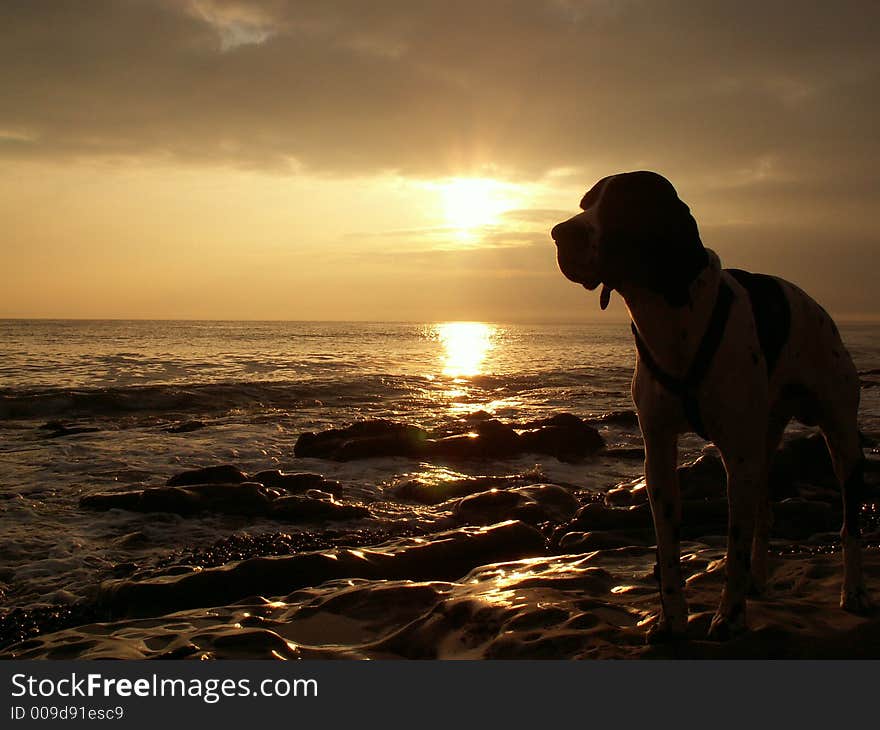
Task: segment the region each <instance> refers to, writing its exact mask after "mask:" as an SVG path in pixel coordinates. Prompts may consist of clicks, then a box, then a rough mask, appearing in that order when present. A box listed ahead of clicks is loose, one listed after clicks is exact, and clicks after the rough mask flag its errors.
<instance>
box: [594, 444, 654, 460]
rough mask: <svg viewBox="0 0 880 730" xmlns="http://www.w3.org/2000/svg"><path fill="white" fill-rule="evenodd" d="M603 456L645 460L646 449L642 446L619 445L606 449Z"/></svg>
mask: <svg viewBox="0 0 880 730" xmlns="http://www.w3.org/2000/svg"><path fill="white" fill-rule="evenodd" d="M602 456H604V457H606V458H609V459H627V460H631V461H644V459H645V450H644V449H643V448H642V447H641V446H618V447H615V448H611V449H605V451H603V452H602Z"/></svg>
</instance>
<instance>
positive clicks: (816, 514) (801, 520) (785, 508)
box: [772, 498, 843, 540]
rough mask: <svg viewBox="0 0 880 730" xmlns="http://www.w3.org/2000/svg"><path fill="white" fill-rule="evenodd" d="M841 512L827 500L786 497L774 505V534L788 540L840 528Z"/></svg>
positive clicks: (800, 538) (802, 538)
mask: <svg viewBox="0 0 880 730" xmlns="http://www.w3.org/2000/svg"><path fill="white" fill-rule="evenodd" d="M842 519H843V518H842V516H841V512H840V511H839V510H836V509H834V508H833V507H832V505H830V504H828V503H827V502H816V501H811V500H806V499H798V498H791V499H784V500H782V501H781V502H778V503H776V504H774V505H773V528H772V534H773V535H774V536H777V537H782V538H784V539H786V540H804V539H806V538H808V537H810V536H811V535H813V534H814V533H818V532H832V531H834V530H839V529H840V525H841V521H842Z"/></svg>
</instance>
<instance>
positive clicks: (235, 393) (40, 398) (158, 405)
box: [0, 368, 630, 421]
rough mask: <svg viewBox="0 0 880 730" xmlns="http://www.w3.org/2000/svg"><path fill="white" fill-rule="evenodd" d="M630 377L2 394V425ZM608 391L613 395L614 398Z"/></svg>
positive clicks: (414, 379) (618, 383)
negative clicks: (34, 420) (11, 422)
mask: <svg viewBox="0 0 880 730" xmlns="http://www.w3.org/2000/svg"><path fill="white" fill-rule="evenodd" d="M629 377H630V375H629V372H628V371H625V370H624V369H621V370H620V372H617V369H616V368H612V369H611V371H610V372H608V371H605V372H604V373H602V374H599V373H597V372H596V371H591V372H587V371H584V372H578V373H574V372H572V371H570V370H560V371H551V372H541V373H528V374H514V375H480V376H476V377H473V378H469V379H467V381H466V382H462V381H461V380H456V379H453V378H432V377H427V376H414V375H360V376H358V377H355V378H339V377H334V378H322V379H316V378H313V379H306V380H300V381H278V380H272V381H251V380H249V381H231V382H209V383H191V384H180V383H174V384H151V385H127V386H111V387H96V388H62V387H54V388H39V389H36V388H29V389H23V388H0V421H9V420H18V419H30V418H46V419H49V418H86V417H95V416H118V415H125V414H163V413H172V412H173V413H182V414H192V413H206V414H207V413H224V412H228V411H230V410H233V409H256V408H261V409H285V410H295V409H297V408H300V407H310V406H315V405H319V406H320V405H324V406H331V407H332V406H342V405H345V406H352V405H357V404H359V403H373V402H378V401H393V400H397V399H406V400H407V402H408V403H409V404H410V405H416V404H417V403H418V402H420V401H424V402H425V404H427V403H430V402H434V401H436V400H438V399H441V398H442V397H443V394H444V392H448V390H449V389H450V388H451V387H456V388H460V387H465V388H467V389H468V390H469V391H471V394H472V395H473V396H474V397H477V398H481V397H493V398H498V397H499V396H515V395H526V394H528V395H529V396H534V395H535V394H536V392H539V391H545V392H560V393H562V392H567V391H569V390H570V389H571V388H573V387H580V388H587V389H589V390H591V391H593V392H595V393H596V394H600V393H601V394H603V395H604V394H608V393H616V392H625V390H626V388H627V387H628V378H629ZM609 388H610V390H609Z"/></svg>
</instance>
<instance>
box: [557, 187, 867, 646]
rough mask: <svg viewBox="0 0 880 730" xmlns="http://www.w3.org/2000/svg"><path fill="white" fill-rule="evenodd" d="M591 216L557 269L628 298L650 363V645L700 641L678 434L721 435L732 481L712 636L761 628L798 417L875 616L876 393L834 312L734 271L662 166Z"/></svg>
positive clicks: (642, 372)
mask: <svg viewBox="0 0 880 730" xmlns="http://www.w3.org/2000/svg"><path fill="white" fill-rule="evenodd" d="M580 207H581V210H582V212H580V213H578V214H577V215H575V216H573V217H572V218H569V219H568V220H566V221H563V222H562V223H559V224H558V225H556V226H554V228H553V229H552V231H551V233H550V235H551V237H552V238H553V240H554V242H555V244H556V251H557V262H558V264H559V268H560V269H561V271H562V273H563V274H564V275H565V276H566V278H568V279H569V280H571V281H573V282H576V283H578V284H581V285H582V286H583V287H585V288H586V289H588V290H590V291H592V290H595V289H596V288H597V287H598V286H599V285H600V284H601V285H602V290H601V295H600V306H601V308H602V309H605V308H606V307H607V306H608V302H609V300H610V297H611V293H612V291H616V292H618V294H619V295H620V296H622V297H623V299H624V302H625V303H626V307H627V309H628V310H629V314H630V317H631V319H632V325H631V326H632V331H633V335H634V337H635V340H636V349H637V351H638V358H637V363H636V368H635V372H634V374H633V380H632V398H633V402H634V403H635V406H636V410H637V412H638V420H639V426H640V428H641V431H642V436H643V438H644V443H645V477H646V482H647V490H648V495H649V500H650V505H651V512H652V515H653V520H654V528H655V531H656V537H657V566H656V569H655V573H656V574H657V578H658V581H659V584H660V602H661V611H660V616H659V617H658V621H657V622H656V623H655V624H654V626H653V627H652V628H651V630H650V631H649V633H648V637H647V638H648V641H651V642H653V641H662V640H675V639H678V638H682V637H684V636H685V633H686V628H687V616H688V609H687V603H686V601H685V597H684V591H683V582H682V573H681V565H680V537H679V531H680V522H681V499H680V495H679V487H678V481H677V472H676V466H677V447H678V436H679V434H682V433H687V432H696V433H698V434H700V435H702V436H703V437H704V438H705V439H707V440H709V441H712V442H713V443H714V444H715V446H716V447H717V448H718V450H719V451H720V453H721V457H722V460H723V463H724V468H725V471H726V473H727V495H728V507H729V518H728V539H727V552H726V581H725V585H724V588H723V590H722V595H721V600H720V603H719V605H718V609H717V611H716V612H715V615H714V617H713V619H712V623H711V626H710V629H709V637H710V638H711V639H715V640H724V639H727V638H729V637H731V636H733V635H735V634H737V633H739V632H741V631H743V630H744V629H745V628H746V595H747V593H749V592H752V591H754V592H757V593H759V594H760V592H761V591H762V590H763V588H764V585H765V581H766V578H767V553H768V539H769V531H770V525H771V518H772V516H771V508H770V500H769V489H768V468H769V463H770V459H771V457H772V455H773V453H774V452H775V451H776V448H777V446H778V445H779V442H780V440H781V438H782V433H783V431H784V429H785V427H786V425H787V424H788V423H789V421H790V420H792V419H796V420H798V421H800V422H802V423H804V424H806V425H810V426H818V427H819V428H820V429H821V431H822V433H823V435H824V438H825V441H826V444H827V446H828V449H829V452H830V454H831V459H832V463H833V466H834V471H835V475H836V477H837V479H838V481H839V482H840V485H841V489H842V495H843V513H844V517H843V527H842V529H841V533H840V535H841V541H842V545H843V563H844V577H843V587H842V589H841V598H840V605H841V607H842V608H844V609H846V610H848V611H853V612H859V613H864V612H866V611H868V610H869V609H870V608H871V602H870V599H869V596H868V594H867V592H866V589H865V584H864V580H863V576H862V560H861V544H860V543H861V541H860V531H859V519H858V513H859V510H860V507H861V501H862V495H863V489H864V478H863V472H864V454H863V452H862V448H861V441H860V434H859V431H858V426H857V413H858V407H859V395H860V383H859V377H858V373H857V371H856V368H855V366H854V365H853V362H852V358H851V357H850V355H849V353H848V352H847V350H846V348H845V347H844V345H843V343H842V342H841V338H840V334H839V332H838V329H837V327H836V325H835V324H834V322H833V321H832V319H831V317H830V316H829V315H828V313H827V312H826V311H825V310H824V309H823V308H822V307H821V306H820V305H819V304H817V303H816V302H815V301H814V300H813V299H811V298H810V297H809V296H808V295H807V294H806V293H804V292H803V291H802V290H801V289H799V288H798V287H797V286H795V285H794V284H791V283H789V282H787V281H785V280H783V279H780V278H777V277H773V276H767V275H763V274H750V273H748V272H745V271H740V270H737V269H722V268H721V263H720V261H719V258H718V256H717V255H716V254H715V253H714V252H713V251H712V250H710V249H708V248H705V247H704V246H703V243H702V241H701V240H700V235H699V231H698V228H697V224H696V221H695V220H694V218H693V216H692V215H691V212H690V209H689V208H688V206H687V205H686V204H685V203H684V202H683V201H682V200H680V199H679V197H678V193H677V192H676V190H675V188H674V187H673V186H672V184H671V183H670V182H669V181H668V180H667V179H666V178H664V177H663V176H662V175H659V174H657V173H654V172H647V171H638V172H629V173H622V174H618V175H611V176H609V177H606V178H603V179H602V180H600V181H599V182H597V183H596V184H595V185H594V186H593V187H592V188H591V189H590V190H589V191H588V192H587V194H586V195H584V197H583V199H582V200H581V204H580Z"/></svg>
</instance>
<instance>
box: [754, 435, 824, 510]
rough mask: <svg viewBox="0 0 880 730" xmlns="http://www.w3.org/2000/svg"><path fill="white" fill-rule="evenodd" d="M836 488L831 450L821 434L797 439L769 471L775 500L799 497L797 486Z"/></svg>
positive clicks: (779, 454) (776, 457)
mask: <svg viewBox="0 0 880 730" xmlns="http://www.w3.org/2000/svg"><path fill="white" fill-rule="evenodd" d="M799 482H806V483H808V484H812V485H815V486H824V487H832V488H837V486H838V484H837V478H836V477H835V476H834V469H833V467H832V466H831V457H830V456H829V454H828V447H827V446H826V445H825V439H824V438H822V436H821V434H818V433H814V434H810V435H809V436H798V437H795V438H791V439H788V440H786V441H785V443H784V444H783V445H782V448H780V449H778V450H777V452H776V454H775V455H774V458H773V463H772V466H771V468H770V487H771V490H772V493H773V495H774V497H776V498H777V499H780V498H783V497H790V496H796V495H797V493H798V483H799Z"/></svg>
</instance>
